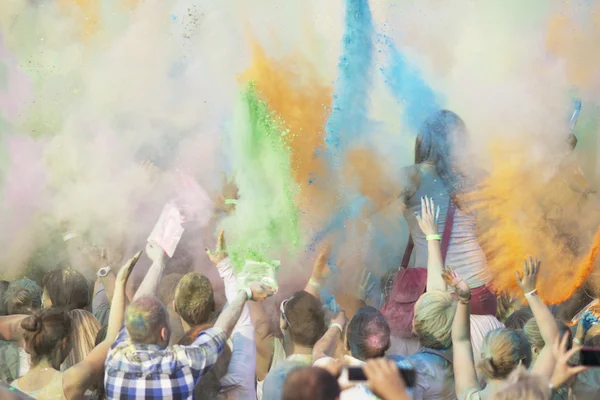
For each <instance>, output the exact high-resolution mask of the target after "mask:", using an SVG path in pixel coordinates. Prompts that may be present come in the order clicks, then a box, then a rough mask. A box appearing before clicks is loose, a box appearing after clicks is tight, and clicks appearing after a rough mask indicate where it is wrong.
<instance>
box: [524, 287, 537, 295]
mask: <svg viewBox="0 0 600 400" xmlns="http://www.w3.org/2000/svg"><path fill="white" fill-rule="evenodd" d="M537 294H538V291H537V289H533V290H532V291H531V292H528V293H525V297H536V296H537Z"/></svg>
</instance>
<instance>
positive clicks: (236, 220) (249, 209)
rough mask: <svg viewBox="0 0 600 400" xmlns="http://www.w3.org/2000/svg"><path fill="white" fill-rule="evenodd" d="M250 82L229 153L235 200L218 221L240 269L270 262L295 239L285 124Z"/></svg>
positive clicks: (290, 248)
mask: <svg viewBox="0 0 600 400" xmlns="http://www.w3.org/2000/svg"><path fill="white" fill-rule="evenodd" d="M259 96H260V93H259V92H258V91H257V88H256V86H255V84H254V83H252V82H251V83H249V84H248V85H247V86H246V88H245V89H244V90H243V92H242V94H241V96H240V101H239V104H238V109H237V112H236V116H235V121H234V125H233V126H232V127H231V148H230V151H231V154H232V156H233V160H234V161H233V167H234V170H235V171H236V172H235V174H236V175H235V179H236V183H237V185H238V187H239V194H240V200H239V201H238V203H237V206H236V212H235V213H234V214H233V215H232V216H230V217H227V218H225V219H224V220H223V222H222V224H221V226H222V228H223V229H225V232H226V234H227V240H228V252H229V254H230V256H231V258H232V260H233V262H234V264H235V266H236V267H237V268H238V269H240V268H242V267H243V265H244V262H245V261H246V260H255V261H270V260H272V259H273V258H274V257H278V256H279V255H280V254H281V253H280V252H281V251H282V250H287V251H293V250H294V248H296V247H297V246H298V245H299V244H300V232H299V215H298V208H297V206H296V204H295V203H294V198H295V196H296V194H297V191H298V186H297V184H296V182H295V181H294V178H293V176H292V170H291V166H290V149H289V147H288V145H287V144H286V143H285V137H286V136H287V135H289V134H290V131H289V129H288V128H286V127H285V123H284V122H283V121H282V120H281V118H280V117H279V116H277V115H276V114H275V113H274V112H273V111H271V110H270V109H269V107H268V105H267V104H266V103H265V102H264V101H263V100H261V99H260V98H259Z"/></svg>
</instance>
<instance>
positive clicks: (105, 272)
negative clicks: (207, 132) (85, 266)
mask: <svg viewBox="0 0 600 400" xmlns="http://www.w3.org/2000/svg"><path fill="white" fill-rule="evenodd" d="M110 270H111V267H110V265H107V266H106V267H104V268H100V269H99V270H98V272H96V275H97V276H98V278H104V277H105V276H106V275H108V273H109V272H110Z"/></svg>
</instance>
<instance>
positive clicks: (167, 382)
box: [104, 326, 227, 399]
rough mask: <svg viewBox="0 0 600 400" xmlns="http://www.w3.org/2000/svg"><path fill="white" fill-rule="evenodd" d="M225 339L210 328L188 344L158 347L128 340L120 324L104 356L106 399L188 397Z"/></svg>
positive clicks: (191, 394) (220, 332)
mask: <svg viewBox="0 0 600 400" xmlns="http://www.w3.org/2000/svg"><path fill="white" fill-rule="evenodd" d="M226 341H227V337H226V336H225V332H224V331H223V330H222V329H220V328H211V329H207V330H205V331H202V332H200V333H199V334H198V337H197V338H196V340H195V341H194V342H193V343H192V344H191V345H189V346H180V345H175V346H172V347H167V348H161V347H159V346H156V345H145V344H136V343H132V342H131V340H130V339H129V335H128V333H127V330H126V329H125V327H124V326H123V327H122V328H121V331H120V332H119V335H118V336H117V340H116V341H115V343H114V344H113V345H112V346H111V349H110V351H109V352H108V356H107V357H106V364H105V372H104V374H105V375H104V387H105V388H106V394H107V396H108V398H109V399H192V398H193V395H194V388H195V387H196V384H197V383H198V381H199V380H200V379H201V378H202V377H203V376H204V374H205V373H206V372H208V370H209V369H210V368H212V366H213V365H214V364H215V363H216V362H217V359H218V357H219V355H220V354H221V352H222V351H223V348H224V346H225V345H226Z"/></svg>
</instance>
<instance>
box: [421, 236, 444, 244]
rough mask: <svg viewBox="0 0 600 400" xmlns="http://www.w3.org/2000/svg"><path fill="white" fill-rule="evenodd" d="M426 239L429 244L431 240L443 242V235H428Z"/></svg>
mask: <svg viewBox="0 0 600 400" xmlns="http://www.w3.org/2000/svg"><path fill="white" fill-rule="evenodd" d="M425 239H426V240H427V241H428V242H429V241H431V240H442V235H427V236H425Z"/></svg>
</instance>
